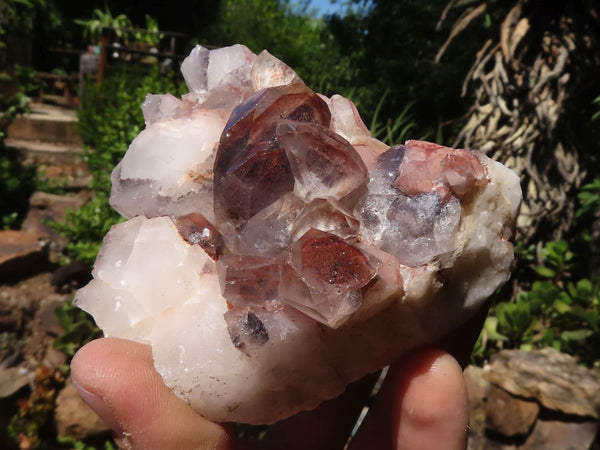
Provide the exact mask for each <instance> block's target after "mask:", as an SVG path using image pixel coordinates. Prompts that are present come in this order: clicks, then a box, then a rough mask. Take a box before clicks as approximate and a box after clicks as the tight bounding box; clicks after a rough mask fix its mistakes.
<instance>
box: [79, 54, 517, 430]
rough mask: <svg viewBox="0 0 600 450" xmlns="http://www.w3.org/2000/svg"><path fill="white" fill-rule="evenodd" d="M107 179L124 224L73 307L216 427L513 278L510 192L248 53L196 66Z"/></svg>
mask: <svg viewBox="0 0 600 450" xmlns="http://www.w3.org/2000/svg"><path fill="white" fill-rule="evenodd" d="M181 70H182V72H183V76H184V78H185V81H186V83H187V86H188V88H189V93H188V94H186V95H184V96H183V97H182V98H181V99H179V98H175V97H173V96H172V95H169V94H166V95H148V97H147V99H146V101H145V102H144V104H143V106H142V108H143V111H144V117H145V119H146V128H145V129H144V130H143V131H142V132H141V133H140V134H139V136H138V137H137V138H136V139H135V140H134V141H133V142H132V143H131V146H130V147H129V150H128V151H127V153H126V155H125V157H124V158H123V160H122V161H121V162H120V163H119V165H118V166H117V167H116V168H115V170H114V171H113V174H112V184H113V187H112V192H111V204H112V205H113V207H114V208H115V209H116V210H117V211H118V212H119V213H120V214H122V215H123V216H124V217H125V218H126V219H128V220H127V221H126V222H124V223H121V224H119V225H115V226H114V227H113V228H112V229H111V230H110V232H109V233H108V234H107V236H106V237H105V239H104V246H103V247H102V250H101V251H100V254H99V255H98V259H97V260H96V263H95V266H94V270H93V276H94V279H93V280H92V281H91V282H90V283H89V284H88V285H87V286H86V287H84V288H83V289H81V290H79V291H78V292H77V295H76V298H75V303H76V304H77V305H78V306H79V307H81V308H82V309H84V310H85V311H87V312H89V313H90V314H92V316H93V317H94V319H95V320H96V322H97V324H98V326H99V327H100V328H101V329H102V330H103V331H104V334H105V335H106V336H113V337H120V338H126V339H131V340H134V341H137V342H141V343H144V344H148V345H150V346H152V352H153V356H154V363H155V367H156V370H157V371H158V372H159V373H160V374H161V376H162V377H163V379H164V381H165V383H166V384H167V385H168V386H169V387H170V388H171V389H172V390H173V392H175V393H176V394H177V395H178V396H179V397H181V398H183V399H184V400H185V401H187V402H188V403H189V404H190V405H191V406H192V407H193V408H195V409H196V410H197V411H199V412H200V413H201V414H202V415H203V416H205V417H207V418H208V419H210V420H213V421H235V422H244V423H251V424H268V423H273V422H276V421H278V420H281V419H283V418H285V417H288V416H291V415H293V414H295V413H297V412H299V411H303V410H308V409H312V408H314V407H316V406H317V405H318V404H320V403H321V402H323V401H324V400H326V399H330V398H333V397H335V396H337V395H339V394H340V393H341V392H342V391H343V390H344V388H345V386H346V385H348V383H350V382H352V381H355V380H357V379H359V378H361V377H363V376H364V375H366V374H368V373H371V372H374V371H376V370H378V369H381V368H382V367H384V366H386V365H388V364H390V363H391V362H392V361H394V360H395V359H397V358H398V357H399V356H401V355H402V354H403V353H406V352H407V351H410V350H412V349H414V348H416V347H418V346H421V345H424V344H427V343H431V342H434V341H435V340H437V339H439V338H440V337H442V336H444V335H445V334H447V333H449V332H450V331H452V330H453V329H455V328H456V327H457V326H459V325H460V324H462V323H464V322H465V321H466V320H467V319H468V318H470V317H471V316H472V315H473V314H474V313H475V312H476V310H477V309H478V308H479V307H480V306H481V305H482V304H483V303H484V301H485V299H486V298H487V297H488V296H489V295H491V294H492V293H493V292H494V291H495V290H496V289H497V288H498V287H499V286H500V285H502V283H504V282H505V281H506V280H507V279H508V277H509V270H510V266H511V262H512V260H513V246H512V243H511V242H512V240H513V238H514V236H513V231H514V223H515V218H516V214H517V210H518V207H519V203H520V200H521V190H520V186H519V180H518V178H517V176H516V175H515V174H514V173H512V172H511V171H510V170H508V169H507V168H505V167H504V166H502V165H501V164H499V163H497V162H495V161H492V160H490V159H488V158H487V157H486V156H485V155H483V154H481V153H479V152H476V151H470V150H460V149H450V148H447V147H443V146H440V145H436V144H432V143H427V142H421V141H408V142H406V143H404V144H403V145H396V146H394V147H391V148H390V147H389V146H387V145H385V144H383V143H382V142H380V141H378V140H376V139H374V138H372V137H371V136H370V134H369V132H368V130H367V128H366V127H365V125H364V124H363V122H362V120H361V118H360V116H359V115H358V112H357V110H356V108H355V107H354V105H353V104H352V102H351V101H350V100H348V99H345V98H343V97H341V96H338V95H334V96H333V97H331V98H327V97H325V96H322V95H320V94H316V93H314V92H312V91H311V90H310V89H309V88H308V87H306V86H305V85H304V83H303V82H302V80H301V79H300V78H299V77H298V76H297V75H296V73H295V72H294V71H293V70H292V69H291V68H290V67H288V66H287V65H285V64H284V63H282V62H281V61H279V60H278V59H276V58H275V57H273V56H272V55H270V54H269V53H268V52H266V51H263V52H262V53H260V54H259V55H255V54H254V53H252V52H251V51H250V50H248V49H247V48H246V47H244V46H242V45H234V46H231V47H227V48H221V49H217V50H207V49H205V48H203V47H200V46H198V47H196V48H195V49H193V50H192V52H191V54H190V55H189V56H188V57H187V58H186V60H185V61H184V62H183V64H182V67H181Z"/></svg>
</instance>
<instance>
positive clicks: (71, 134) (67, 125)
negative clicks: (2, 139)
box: [7, 103, 81, 145]
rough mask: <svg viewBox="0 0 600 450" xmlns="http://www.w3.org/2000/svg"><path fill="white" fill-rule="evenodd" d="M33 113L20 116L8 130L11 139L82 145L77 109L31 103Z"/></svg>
mask: <svg viewBox="0 0 600 450" xmlns="http://www.w3.org/2000/svg"><path fill="white" fill-rule="evenodd" d="M30 108H31V114H27V115H23V116H20V117H18V118H17V119H16V120H15V121H14V122H13V123H12V124H11V125H10V126H9V127H8V130H7V137H8V138H10V139H18V140H29V141H45V142H60V143H64V144H69V145H81V137H80V135H79V125H78V120H77V113H76V112H75V110H72V109H66V108H62V107H60V106H56V105H49V104H45V103H31V104H30Z"/></svg>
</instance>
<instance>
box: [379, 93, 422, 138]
mask: <svg viewBox="0 0 600 450" xmlns="http://www.w3.org/2000/svg"><path fill="white" fill-rule="evenodd" d="M386 97H387V92H386V93H385V94H384V95H383V96H382V97H381V99H380V100H379V103H378V104H377V108H375V112H374V114H373V118H372V119H371V126H370V127H369V131H370V132H371V136H373V137H375V138H377V139H379V140H381V141H382V142H385V143H386V144H387V145H390V146H393V145H396V144H401V143H403V142H404V141H406V140H407V139H409V138H410V137H411V135H410V131H411V130H412V129H413V128H414V127H415V125H416V124H415V122H414V121H413V120H412V118H411V115H410V108H411V106H412V103H409V104H408V105H406V106H405V107H404V109H403V110H402V111H401V112H400V114H399V115H398V116H396V118H395V120H392V119H388V120H387V121H385V122H380V119H379V114H380V112H381V108H382V107H383V104H384V102H385V98H386Z"/></svg>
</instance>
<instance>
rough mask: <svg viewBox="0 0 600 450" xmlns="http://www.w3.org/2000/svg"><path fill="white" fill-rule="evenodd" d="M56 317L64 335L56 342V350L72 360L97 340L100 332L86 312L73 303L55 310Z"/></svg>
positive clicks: (67, 303)
mask: <svg viewBox="0 0 600 450" xmlns="http://www.w3.org/2000/svg"><path fill="white" fill-rule="evenodd" d="M54 315H55V316H56V318H57V319H58V323H59V324H60V326H61V327H62V328H63V330H64V333H63V334H61V335H60V336H58V337H57V338H56V339H55V340H54V348H55V349H56V350H58V351H61V352H63V353H64V354H65V355H67V356H68V357H69V359H70V358H72V357H73V355H75V353H76V352H77V350H79V349H80V348H81V347H82V346H83V345H85V344H87V343H88V342H90V341H91V340H93V339H95V338H97V337H98V336H99V334H100V330H99V329H98V327H96V325H95V324H94V321H93V320H92V318H91V317H90V316H89V314H87V313H86V312H85V311H83V310H81V309H79V308H77V307H76V306H74V305H73V303H72V302H71V301H68V302H65V303H63V304H62V305H61V306H60V307H58V308H55V309H54Z"/></svg>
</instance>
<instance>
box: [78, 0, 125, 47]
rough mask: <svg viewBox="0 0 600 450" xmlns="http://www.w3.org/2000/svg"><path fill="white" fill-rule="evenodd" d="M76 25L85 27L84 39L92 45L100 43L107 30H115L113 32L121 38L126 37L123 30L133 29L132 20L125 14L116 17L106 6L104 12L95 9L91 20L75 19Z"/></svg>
mask: <svg viewBox="0 0 600 450" xmlns="http://www.w3.org/2000/svg"><path fill="white" fill-rule="evenodd" d="M75 23H76V24H77V25H81V26H82V27H83V37H84V39H86V40H87V41H88V42H90V43H92V44H96V43H98V42H99V41H100V37H101V36H102V33H103V31H104V29H105V28H111V29H113V32H114V33H115V35H116V36H117V37H119V38H121V37H124V36H125V33H126V32H125V31H124V30H122V29H123V28H133V24H132V23H131V20H129V18H128V17H127V16H126V15H125V14H118V15H116V16H114V15H113V13H112V12H111V11H110V9H109V8H108V6H105V7H104V10H102V9H94V11H92V18H91V19H87V20H84V19H75Z"/></svg>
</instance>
